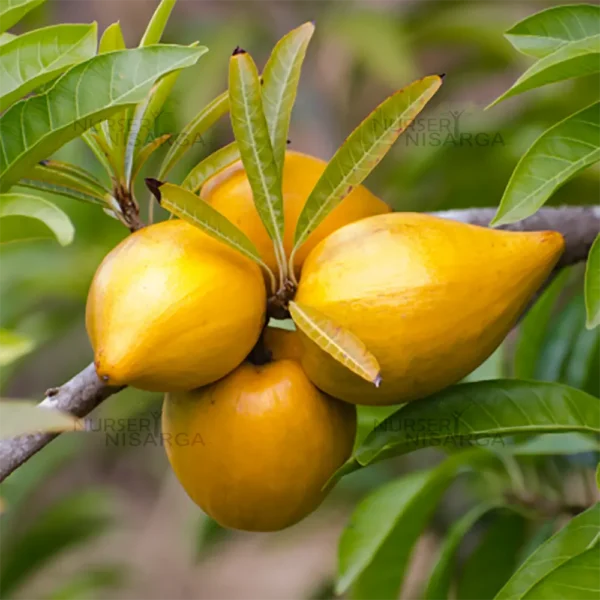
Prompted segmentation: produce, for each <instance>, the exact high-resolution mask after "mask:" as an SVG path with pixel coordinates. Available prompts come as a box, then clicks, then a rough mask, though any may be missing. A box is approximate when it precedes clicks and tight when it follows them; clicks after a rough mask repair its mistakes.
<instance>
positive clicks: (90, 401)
mask: <svg viewBox="0 0 600 600" xmlns="http://www.w3.org/2000/svg"><path fill="white" fill-rule="evenodd" d="M495 212H496V211H495V209H493V208H476V209H465V210H449V211H442V212H437V213H432V214H434V215H436V216H439V217H443V218H446V219H453V220H456V221H461V222H463V223H471V224H474V225H482V226H487V224H488V223H489V222H490V221H491V219H492V217H493V216H494V214H495ZM502 229H508V230H512V231H537V230H543V229H553V230H555V231H560V232H561V233H562V234H563V235H564V236H565V240H566V249H565V252H564V254H563V256H562V258H561V260H560V262H559V264H558V267H557V268H562V267H566V266H569V265H573V264H576V263H578V262H581V261H584V260H585V259H586V257H587V255H588V252H589V250H590V248H591V246H592V243H593V242H594V239H595V238H596V235H598V231H600V207H593V206H591V207H579V206H576V207H561V208H544V209H542V210H540V211H538V212H537V213H536V214H535V215H533V216H532V217H529V218H528V219H525V220H523V221H520V222H519V223H514V224H512V225H506V226H503V227H502ZM121 389H122V388H114V387H108V386H106V385H105V384H104V383H103V382H102V381H100V380H99V379H98V377H97V376H96V370H95V368H94V365H93V364H91V365H88V366H87V367H86V368H85V369H84V370H83V371H81V372H80V373H78V374H77V375H75V377H73V379H71V380H70V381H68V382H67V383H65V384H64V385H63V386H61V387H60V388H57V389H54V390H49V392H48V393H47V395H46V398H44V400H43V401H42V404H43V405H44V406H49V407H53V408H57V409H59V410H63V411H67V412H70V413H72V414H74V415H75V416H77V417H84V416H85V415H87V414H88V413H90V412H91V411H92V410H93V409H94V408H95V407H96V406H98V404H100V403H101V402H102V401H103V400H105V399H106V398H108V397H109V396H111V395H112V394H115V393H117V392H118V391H120V390H121ZM57 435H58V434H55V433H53V434H49V433H37V434H34V435H27V436H20V437H18V438H15V439H12V440H5V441H2V442H0V481H3V480H4V479H5V478H6V477H8V475H10V474H11V473H12V472H13V471H14V470H15V469H17V468H18V467H19V466H20V465H22V464H23V463H24V462H26V461H27V460H28V459H29V458H31V457H32V456H33V455H34V454H35V453H36V452H38V451H39V450H41V449H42V448H43V447H44V446H46V445H47V444H48V443H50V442H51V441H52V440H53V439H54V438H55V437H56V436H57Z"/></svg>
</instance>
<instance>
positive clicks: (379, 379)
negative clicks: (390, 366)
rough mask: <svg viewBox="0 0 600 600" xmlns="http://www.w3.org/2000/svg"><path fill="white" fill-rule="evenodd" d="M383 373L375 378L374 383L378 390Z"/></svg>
mask: <svg viewBox="0 0 600 600" xmlns="http://www.w3.org/2000/svg"><path fill="white" fill-rule="evenodd" d="M381 381H382V379H381V373H377V377H375V379H374V381H373V383H374V384H375V387H376V388H378V387H379V386H380V385H381Z"/></svg>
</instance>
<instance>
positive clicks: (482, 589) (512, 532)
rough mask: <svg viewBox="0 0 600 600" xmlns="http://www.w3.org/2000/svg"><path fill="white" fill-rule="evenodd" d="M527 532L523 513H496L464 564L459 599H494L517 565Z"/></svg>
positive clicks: (458, 593)
mask: <svg viewBox="0 0 600 600" xmlns="http://www.w3.org/2000/svg"><path fill="white" fill-rule="evenodd" d="M525 534H526V521H525V519H524V518H523V517H522V516H521V515H520V514H517V513H514V512H509V511H501V512H499V513H498V514H496V515H495V518H494V520H493V521H492V522H491V523H490V525H489V527H488V528H487V530H486V531H485V533H484V535H483V536H482V538H481V540H480V542H479V543H478V544H477V545H476V546H475V548H474V549H473V552H472V553H471V555H470V556H469V558H468V559H467V561H466V563H465V565H464V568H463V572H462V573H461V576H460V579H459V582H458V590H457V594H456V596H457V599H458V600H492V598H493V597H494V596H495V595H496V594H497V593H498V590H500V588H501V587H502V586H503V585H504V583H505V582H506V580H507V579H508V578H509V577H510V576H511V575H512V574H513V573H514V571H515V569H516V567H517V566H518V565H517V556H518V555H519V550H520V549H521V547H522V546H523V543H524V542H525Z"/></svg>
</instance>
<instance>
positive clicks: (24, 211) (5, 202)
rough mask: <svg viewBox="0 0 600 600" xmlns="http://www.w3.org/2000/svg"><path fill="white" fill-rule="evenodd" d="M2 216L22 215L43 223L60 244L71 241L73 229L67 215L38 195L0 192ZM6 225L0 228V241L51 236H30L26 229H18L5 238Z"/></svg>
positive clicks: (37, 234)
mask: <svg viewBox="0 0 600 600" xmlns="http://www.w3.org/2000/svg"><path fill="white" fill-rule="evenodd" d="M4 217H22V218H24V219H27V220H29V219H34V220H36V221H40V222H41V223H43V224H44V225H45V226H46V227H47V228H48V229H49V230H50V233H52V234H53V235H54V237H55V238H56V239H57V240H58V243H59V244H61V246H66V245H68V244H70V243H71V242H72V241H73V236H74V234H75V229H74V228H73V225H72V223H71V220H70V219H69V217H68V216H67V215H66V214H65V213H64V212H63V211H62V210H61V209H60V208H58V207H57V206H55V205H54V204H52V202H48V201H47V200H44V199H43V198H40V197H38V196H33V195H29V194H21V193H18V194H17V193H8V194H0V219H1V218H4ZM6 229H7V228H6V227H2V228H0V243H6V242H9V241H16V240H17V239H31V238H39V237H51V236H49V235H48V234H46V235H43V234H42V235H40V234H39V232H37V231H36V234H34V235H33V236H30V235H29V234H28V231H27V229H25V230H24V231H19V233H18V234H17V235H16V236H15V235H10V237H9V238H8V239H7V238H6V235H5V234H6V233H7V231H6Z"/></svg>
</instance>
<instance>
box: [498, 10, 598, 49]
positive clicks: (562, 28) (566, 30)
mask: <svg viewBox="0 0 600 600" xmlns="http://www.w3.org/2000/svg"><path fill="white" fill-rule="evenodd" d="M599 33H600V7H599V6H593V5H591V4H575V5H571V6H555V7H553V8H548V9H546V10H543V11H541V12H538V13H535V14H534V15H531V16H530V17H527V18H526V19H524V20H523V21H520V22H519V23H517V24H516V25H514V26H513V27H511V29H509V30H508V31H507V32H506V34H505V36H506V38H507V39H508V41H509V42H510V43H511V44H512V45H513V46H514V47H515V48H516V49H517V50H518V51H519V52H522V53H523V54H528V55H529V56H534V57H536V58H544V56H547V55H548V54H552V53H553V52H555V51H556V50H558V49H559V48H561V47H562V46H564V45H565V44H568V43H571V42H576V41H579V40H581V39H585V38H587V37H590V36H593V35H596V34H599Z"/></svg>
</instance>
